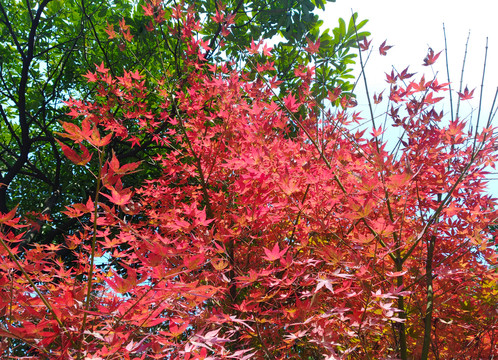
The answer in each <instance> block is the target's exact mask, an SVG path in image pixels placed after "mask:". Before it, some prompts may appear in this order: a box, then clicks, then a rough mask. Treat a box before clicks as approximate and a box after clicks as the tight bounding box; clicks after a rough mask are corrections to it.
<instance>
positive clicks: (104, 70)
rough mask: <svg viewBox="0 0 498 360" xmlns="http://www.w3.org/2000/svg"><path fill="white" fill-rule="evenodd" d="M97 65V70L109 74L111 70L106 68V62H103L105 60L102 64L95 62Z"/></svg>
mask: <svg viewBox="0 0 498 360" xmlns="http://www.w3.org/2000/svg"><path fill="white" fill-rule="evenodd" d="M95 67H96V68H97V71H98V72H99V73H102V74H107V72H109V69H106V68H105V67H104V62H103V61H102V64H100V65H97V64H95Z"/></svg>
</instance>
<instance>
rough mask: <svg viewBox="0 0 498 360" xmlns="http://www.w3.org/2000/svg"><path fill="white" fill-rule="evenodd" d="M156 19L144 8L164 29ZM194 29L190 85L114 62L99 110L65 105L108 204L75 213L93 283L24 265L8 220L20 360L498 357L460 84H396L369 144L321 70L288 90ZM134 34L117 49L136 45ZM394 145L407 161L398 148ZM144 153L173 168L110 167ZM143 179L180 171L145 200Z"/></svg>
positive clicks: (487, 143)
mask: <svg viewBox="0 0 498 360" xmlns="http://www.w3.org/2000/svg"><path fill="white" fill-rule="evenodd" d="M154 6H156V7H157V8H155V7H154ZM158 6H159V5H158V4H157V2H154V1H152V2H151V3H150V4H149V5H147V7H145V8H144V9H145V13H146V15H148V16H151V24H150V26H151V27H153V26H154V24H155V23H156V21H159V20H157V18H154V16H155V15H157V13H158V9H159V7H158ZM177 11H178V14H177V16H178V21H179V23H181V24H182V31H181V33H179V34H176V35H177V36H179V37H181V39H182V40H183V41H184V42H185V44H186V46H187V51H186V53H185V57H184V62H183V64H182V66H183V72H182V73H183V77H182V78H180V79H178V80H177V81H176V82H175V83H173V84H172V83H171V82H169V81H168V80H167V78H164V79H153V78H148V77H147V73H146V72H141V71H137V70H124V71H123V74H121V76H116V77H114V76H112V75H111V74H110V72H109V71H108V70H107V69H106V68H105V66H104V65H103V64H101V65H98V66H97V67H96V70H95V71H94V72H90V73H88V74H87V75H86V77H87V79H88V81H89V82H90V83H93V84H94V85H95V88H96V93H95V96H94V97H93V98H92V99H85V100H82V99H81V100H78V99H71V100H69V101H68V102H67V106H68V108H69V114H70V116H71V117H72V119H73V121H72V122H66V123H64V124H62V126H63V131H61V133H60V134H58V135H59V143H60V145H61V147H62V150H63V152H64V154H65V155H66V156H67V157H68V158H69V159H70V160H71V161H73V162H74V163H75V164H77V165H79V166H81V167H82V168H84V169H86V171H91V172H92V173H93V174H94V175H95V188H96V195H95V196H94V197H93V198H89V199H87V200H86V201H85V202H83V203H77V204H73V205H71V206H68V207H67V209H66V211H65V212H64V213H65V215H67V216H68V217H72V218H75V219H78V221H80V222H81V224H82V231H81V232H78V233H68V234H67V237H66V244H65V247H66V248H67V249H69V250H70V251H72V252H73V254H74V258H75V261H74V264H73V266H71V267H68V266H67V265H66V264H64V263H62V262H61V261H60V259H59V258H58V256H57V252H58V251H59V250H60V248H61V246H60V245H35V246H32V247H31V248H29V249H27V250H25V251H24V250H23V252H21V248H20V246H19V245H20V244H21V242H22V239H23V232H24V231H26V230H27V229H28V228H29V226H30V225H29V223H27V222H26V221H25V220H24V218H23V217H18V216H17V215H16V211H15V209H14V210H13V211H11V212H10V213H7V214H2V215H1V217H0V224H1V225H0V226H1V228H2V232H1V247H0V256H1V261H0V336H1V337H2V338H3V340H1V343H0V344H1V345H0V354H2V358H8V356H9V354H10V353H12V351H13V349H14V347H15V346H19V344H25V345H26V344H27V345H28V346H29V348H30V350H29V354H26V356H31V357H33V358H40V359H73V358H74V359H186V360H187V359H320V358H324V357H325V358H327V359H395V358H402V359H408V358H413V359H419V358H421V357H424V356H425V358H440V359H451V358H462V359H463V358H468V359H478V358H490V356H491V354H493V353H496V351H497V349H498V345H497V342H498V339H497V336H498V334H497V330H498V329H497V321H498V319H497V315H498V314H497V311H496V310H497V307H496V306H497V305H496V304H497V302H498V284H497V281H498V276H497V274H496V271H495V269H494V266H495V265H496V262H497V258H496V250H495V248H494V247H493V245H492V243H491V241H492V234H490V232H489V230H488V226H489V225H490V224H492V223H493V222H494V221H495V219H496V216H497V213H496V210H495V208H496V203H495V200H494V199H492V198H491V197H490V196H489V195H487V194H486V180H485V176H486V172H485V171H486V167H489V166H494V162H495V161H496V155H497V154H496V136H495V134H494V129H493V128H491V127H490V124H487V125H486V126H484V127H483V128H481V129H478V131H476V132H475V133H472V132H469V131H468V130H467V127H466V123H465V122H464V121H463V120H462V119H459V118H457V119H455V120H453V121H448V120H447V119H446V117H445V114H444V113H442V112H441V111H440V110H437V108H436V107H435V105H436V104H437V103H438V102H439V101H440V100H442V99H443V96H444V94H445V91H446V90H447V84H441V83H438V81H437V80H436V79H431V80H427V79H424V78H423V77H422V78H420V79H418V80H413V81H412V77H413V74H407V72H406V71H405V72H404V75H402V76H401V77H400V74H397V73H394V72H393V73H392V74H391V75H388V81H389V82H390V84H389V86H390V88H389V89H388V91H387V92H386V94H385V98H386V99H385V100H386V101H389V104H390V105H389V110H388V112H387V116H388V118H389V119H390V124H391V125H389V128H387V127H386V128H384V127H381V126H379V125H378V124H377V125H375V124H374V125H373V126H371V127H370V128H369V129H368V130H361V131H360V130H355V129H356V125H357V124H359V123H360V122H363V121H365V119H362V116H365V115H360V114H358V113H355V112H354V108H351V107H350V106H352V105H351V104H352V103H351V99H348V98H343V97H342V95H341V91H340V89H338V90H337V91H336V92H334V93H332V92H331V93H330V94H329V98H330V100H331V101H332V102H333V103H334V104H336V105H337V107H333V108H332V110H331V111H328V112H326V111H324V110H323V109H322V105H321V104H318V103H316V102H315V101H314V99H313V96H312V92H311V90H310V88H311V85H312V83H313V79H314V77H313V76H314V69H313V68H302V69H301V70H300V71H296V73H295V76H296V77H297V78H299V79H300V86H299V87H298V88H296V89H294V91H291V92H289V93H287V94H282V93H278V92H276V91H274V89H275V88H276V87H277V86H278V79H275V78H273V77H272V66H271V54H270V52H269V48H265V47H263V45H262V44H259V45H258V44H253V46H252V47H251V49H249V50H250V52H251V54H252V55H251V56H250V57H249V59H248V64H251V66H252V68H251V67H248V68H246V69H245V70H237V67H236V66H235V64H231V63H226V64H225V63H220V64H214V63H209V62H208V61H206V60H205V59H204V56H203V54H204V52H205V51H206V50H205V49H206V46H207V45H206V44H204V43H202V41H200V40H198V38H197V37H196V32H197V31H198V30H199V29H200V28H201V25H200V24H199V23H198V22H196V21H194V18H193V14H192V12H191V11H188V10H187V11H184V9H180V8H178V10H177ZM217 19H218V21H219V22H220V24H222V25H223V26H225V23H224V21H225V20H224V17H223V16H222V14H221V13H220V14H217ZM226 25H227V26H228V25H229V24H228V23H227V24H226ZM110 29H112V27H111V28H110ZM121 30H122V32H123V34H122V35H120V34H119V33H117V32H116V33H110V34H109V35H110V36H113V37H119V36H122V37H123V38H124V41H133V37H132V34H131V33H130V32H129V29H128V28H126V26H125V24H121ZM109 31H111V30H109ZM113 31H114V30H113ZM369 44H370V42H367V41H366V40H365V41H364V42H363V46H362V48H364V49H365V50H366V49H367V48H368V46H369ZM319 45H320V44H319V43H318V44H317V43H314V42H310V43H309V48H310V51H311V52H314V51H316V49H315V47H318V46H319ZM388 48H389V46H385V42H384V44H383V45H382V48H381V52H382V51H383V52H384V54H385V52H386V50H387V49H388ZM437 56H438V55H434V54H433V53H432V55H431V58H430V59H428V60H426V62H430V61H432V60H434V61H435V59H436V58H437ZM256 68H257V69H258V71H255V69H256ZM138 70H140V69H138ZM471 95H472V93H469V92H468V91H466V92H465V93H464V94H463V96H464V97H469V96H471ZM376 99H377V100H376V101H378V102H380V101H382V96H380V98H379V97H377V98H376ZM341 104H342V106H341ZM392 127H393V128H397V129H401V130H400V133H401V134H402V135H401V139H400V140H399V142H398V143H386V142H385V141H384V140H383V139H384V136H385V135H386V133H387V132H389V131H392V130H391V129H390V128H392ZM143 134H154V141H155V142H156V143H157V144H160V145H161V147H162V149H163V151H162V152H160V153H158V154H157V155H156V156H155V157H153V158H148V159H141V161H142V162H140V161H137V162H132V163H121V162H120V161H119V159H118V158H117V157H116V155H115V154H114V153H113V152H109V151H107V150H106V147H107V146H108V145H109V144H110V143H111V142H113V141H127V142H130V143H132V144H133V146H136V147H139V146H141V145H140V139H141V137H142V135H143ZM386 137H387V136H386ZM393 145H394V146H393ZM143 162H153V163H154V164H157V165H158V166H160V167H161V169H162V172H161V173H160V174H158V175H157V176H155V177H151V178H150V179H148V180H147V181H146V182H145V183H144V184H143V185H142V186H140V187H129V186H128V185H127V183H128V182H129V181H128V179H130V178H132V177H133V176H134V174H135V173H136V172H139V171H141V167H142V164H143Z"/></svg>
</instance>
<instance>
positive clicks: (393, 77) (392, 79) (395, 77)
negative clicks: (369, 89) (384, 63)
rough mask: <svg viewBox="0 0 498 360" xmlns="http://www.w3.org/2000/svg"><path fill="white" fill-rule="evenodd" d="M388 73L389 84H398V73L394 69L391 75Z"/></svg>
mask: <svg viewBox="0 0 498 360" xmlns="http://www.w3.org/2000/svg"><path fill="white" fill-rule="evenodd" d="M385 74H386V82H388V83H389V84H396V79H397V78H398V76H397V75H394V70H391V74H390V75H389V74H388V73H385Z"/></svg>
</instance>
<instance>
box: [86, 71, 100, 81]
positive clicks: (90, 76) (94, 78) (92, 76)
mask: <svg viewBox="0 0 498 360" xmlns="http://www.w3.org/2000/svg"><path fill="white" fill-rule="evenodd" d="M83 77H86V78H87V79H88V82H89V83H92V82H96V81H97V80H98V78H97V74H94V73H92V72H91V71H90V70H88V72H87V73H86V74H85V75H83Z"/></svg>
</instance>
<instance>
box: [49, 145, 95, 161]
mask: <svg viewBox="0 0 498 360" xmlns="http://www.w3.org/2000/svg"><path fill="white" fill-rule="evenodd" d="M56 141H57V142H58V143H59V145H60V146H61V148H62V151H63V152H64V155H65V156H66V157H67V158H68V159H69V160H71V161H72V162H73V163H74V164H76V165H86V164H88V162H89V161H90V160H91V159H92V154H90V152H89V151H88V149H87V148H86V147H85V146H84V145H83V144H80V150H81V151H82V154H81V155H80V154H78V153H77V152H76V151H74V150H73V149H71V148H70V147H69V146H67V145H66V144H64V143H63V142H61V141H59V140H57V139H56Z"/></svg>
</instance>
